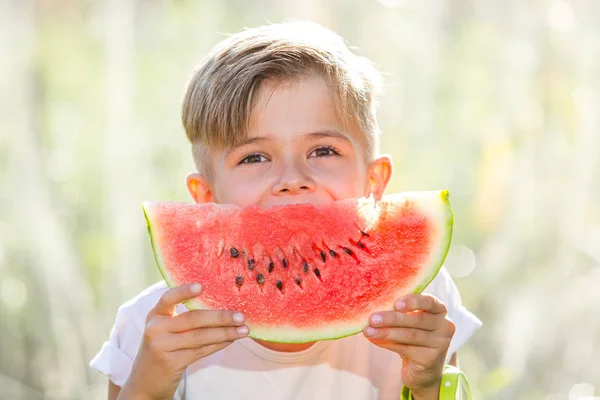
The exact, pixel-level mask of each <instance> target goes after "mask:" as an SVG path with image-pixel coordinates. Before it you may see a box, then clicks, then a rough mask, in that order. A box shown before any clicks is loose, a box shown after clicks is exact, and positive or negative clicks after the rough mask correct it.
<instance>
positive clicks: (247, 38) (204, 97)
mask: <svg viewBox="0 0 600 400" xmlns="http://www.w3.org/2000/svg"><path fill="white" fill-rule="evenodd" d="M315 73H316V74H319V75H320V76H322V77H323V78H324V79H325V80H326V82H327V83H328V85H329V86H330V87H331V89H332V91H333V93H334V97H335V103H336V111H337V113H338V115H339V116H340V117H341V119H342V121H343V122H344V123H345V124H346V125H347V124H348V122H349V121H350V120H352V119H355V121H356V122H358V123H359V125H360V127H361V130H362V133H363V134H364V139H365V140H364V144H365V149H364V150H365V157H366V161H367V162H370V161H371V160H372V159H373V158H374V156H375V155H376V152H377V150H378V148H377V147H378V134H379V128H378V124H377V118H376V107H377V100H376V93H377V92H378V90H379V82H380V74H379V72H378V71H377V69H376V68H375V67H374V66H373V65H372V64H371V63H370V62H369V61H368V60H367V59H366V58H364V57H359V56H357V55H355V54H354V53H352V52H351V51H350V49H349V48H348V47H347V46H346V44H345V42H344V40H343V39H342V38H341V37H340V36H339V35H337V34H336V33H334V32H333V31H331V30H329V29H327V28H325V27H323V26H320V25H318V24H315V23H312V22H296V21H291V22H285V23H280V24H271V25H265V26H261V27H258V28H251V29H245V30H243V31H241V32H239V33H237V34H235V35H232V36H230V37H229V38H227V39H225V40H223V41H222V42H221V43H219V44H218V45H217V46H215V48H214V49H213V50H212V51H211V52H210V53H209V54H208V55H207V56H206V57H205V58H204V59H203V60H202V61H201V62H200V64H199V65H198V66H197V68H196V69H195V70H194V72H193V74H192V76H191V78H190V80H189V82H188V84H187V87H186V91H185V95H184V99H183V104H182V110H181V111H182V115H181V117H182V122H183V126H184V128H185V132H186V135H187V137H188V139H189V141H190V143H191V144H192V151H193V155H194V161H195V164H196V167H197V168H198V171H200V172H201V173H203V174H205V175H210V162H209V160H208V159H209V150H210V149H211V148H228V147H231V146H234V145H235V144H236V143H238V142H239V141H241V140H243V139H245V138H246V136H247V131H248V121H249V119H250V115H251V112H252V108H253V106H254V103H255V100H256V96H257V94H258V92H259V89H260V88H261V86H262V85H263V84H264V83H266V82H268V81H273V80H275V81H285V80H291V79H297V78H301V77H303V76H309V75H311V74H315Z"/></svg>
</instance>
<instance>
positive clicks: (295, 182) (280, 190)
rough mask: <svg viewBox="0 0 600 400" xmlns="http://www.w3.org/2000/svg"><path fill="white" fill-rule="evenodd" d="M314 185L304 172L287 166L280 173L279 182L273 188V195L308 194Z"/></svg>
mask: <svg viewBox="0 0 600 400" xmlns="http://www.w3.org/2000/svg"><path fill="white" fill-rule="evenodd" d="M314 188H315V184H314V182H313V180H312V179H311V177H310V175H308V174H307V173H306V171H302V170H301V169H299V168H297V167H295V166H293V165H289V166H286V167H285V168H284V169H283V170H282V171H281V176H280V177H279V180H278V181H277V182H276V183H275V185H274V186H273V194H274V195H279V196H281V195H288V194H301V193H310V192H312V191H313V190H314Z"/></svg>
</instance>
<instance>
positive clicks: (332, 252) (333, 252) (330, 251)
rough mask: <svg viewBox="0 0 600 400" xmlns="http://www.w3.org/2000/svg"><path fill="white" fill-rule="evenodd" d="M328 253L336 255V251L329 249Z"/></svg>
mask: <svg viewBox="0 0 600 400" xmlns="http://www.w3.org/2000/svg"><path fill="white" fill-rule="evenodd" d="M329 254H331V256H332V257H337V255H338V254H337V253H336V252H335V251H333V250H329Z"/></svg>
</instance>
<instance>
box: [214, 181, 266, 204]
mask: <svg viewBox="0 0 600 400" xmlns="http://www.w3.org/2000/svg"><path fill="white" fill-rule="evenodd" d="M265 187H266V182H265V176H264V175H262V174H243V173H242V174H239V173H234V174H222V175H220V176H219V177H218V179H215V185H214V189H215V190H214V191H215V199H214V200H215V202H216V203H221V204H235V205H237V206H240V207H245V206H250V205H255V204H258V203H259V201H260V199H261V198H262V197H263V194H264V192H265Z"/></svg>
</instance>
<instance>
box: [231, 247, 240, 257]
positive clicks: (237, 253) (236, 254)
mask: <svg viewBox="0 0 600 400" xmlns="http://www.w3.org/2000/svg"><path fill="white" fill-rule="evenodd" d="M239 255H240V252H239V251H238V249H236V248H235V247H232V248H231V257H233V258H237V257H238V256H239Z"/></svg>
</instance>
